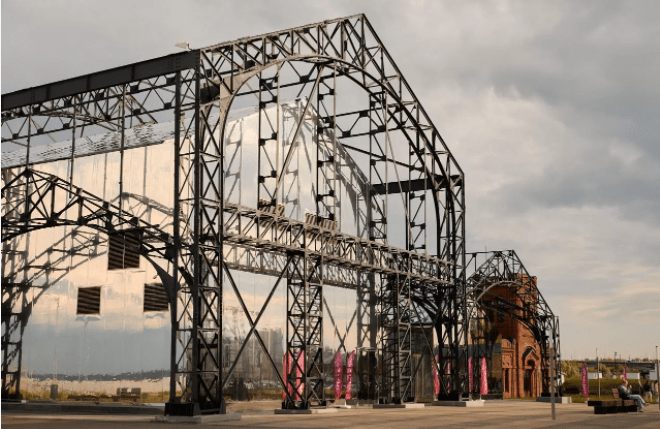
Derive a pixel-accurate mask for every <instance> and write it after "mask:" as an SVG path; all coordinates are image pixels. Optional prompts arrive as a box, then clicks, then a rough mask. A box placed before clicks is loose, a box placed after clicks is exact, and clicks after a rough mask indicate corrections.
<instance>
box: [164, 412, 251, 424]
mask: <svg viewBox="0 0 660 429" xmlns="http://www.w3.org/2000/svg"><path fill="white" fill-rule="evenodd" d="M240 419H241V415H240V414H236V413H232V414H206V415H199V416H190V417H188V416H157V417H156V418H154V420H153V421H154V422H158V423H196V424H211V423H221V422H228V421H232V420H240Z"/></svg>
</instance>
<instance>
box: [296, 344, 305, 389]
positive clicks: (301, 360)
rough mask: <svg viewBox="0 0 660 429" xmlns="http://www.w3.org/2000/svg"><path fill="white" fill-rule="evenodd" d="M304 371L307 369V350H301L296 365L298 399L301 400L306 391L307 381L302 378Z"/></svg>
mask: <svg viewBox="0 0 660 429" xmlns="http://www.w3.org/2000/svg"><path fill="white" fill-rule="evenodd" d="M303 371H305V352H304V351H301V352H300V353H298V366H297V367H296V378H297V380H296V391H297V395H296V399H297V400H299V401H300V400H302V399H303V392H304V391H305V383H303V382H302V380H300V378H301V377H302V376H303Z"/></svg>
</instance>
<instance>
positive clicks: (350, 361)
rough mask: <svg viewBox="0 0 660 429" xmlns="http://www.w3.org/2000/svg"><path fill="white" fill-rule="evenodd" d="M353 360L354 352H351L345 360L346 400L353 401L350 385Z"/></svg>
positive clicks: (351, 382)
mask: <svg viewBox="0 0 660 429" xmlns="http://www.w3.org/2000/svg"><path fill="white" fill-rule="evenodd" d="M353 359H355V352H354V351H352V352H350V353H349V354H348V357H347V358H346V400H349V399H353V392H352V391H351V385H352V384H353Z"/></svg>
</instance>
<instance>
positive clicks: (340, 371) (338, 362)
mask: <svg viewBox="0 0 660 429" xmlns="http://www.w3.org/2000/svg"><path fill="white" fill-rule="evenodd" d="M343 378H344V367H343V362H342V358H341V351H338V352H337V354H336V355H335V400H337V399H339V398H341V387H342V384H343V381H344V380H343Z"/></svg>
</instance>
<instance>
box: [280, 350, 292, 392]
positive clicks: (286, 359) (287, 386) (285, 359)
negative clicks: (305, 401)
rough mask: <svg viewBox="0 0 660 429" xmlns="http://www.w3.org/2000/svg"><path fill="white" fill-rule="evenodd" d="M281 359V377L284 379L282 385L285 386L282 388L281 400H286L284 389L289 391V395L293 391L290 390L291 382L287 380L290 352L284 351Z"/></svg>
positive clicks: (289, 367)
mask: <svg viewBox="0 0 660 429" xmlns="http://www.w3.org/2000/svg"><path fill="white" fill-rule="evenodd" d="M282 360H283V365H284V373H283V374H282V378H283V379H284V386H285V388H284V389H282V400H283V401H286V391H287V390H288V391H289V395H291V394H292V393H293V392H292V391H291V382H290V381H289V372H291V360H292V359H291V353H289V352H286V354H285V355H284V356H283V357H282Z"/></svg>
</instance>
